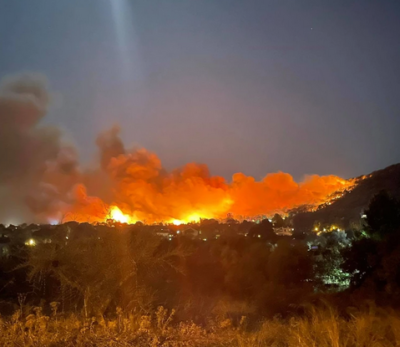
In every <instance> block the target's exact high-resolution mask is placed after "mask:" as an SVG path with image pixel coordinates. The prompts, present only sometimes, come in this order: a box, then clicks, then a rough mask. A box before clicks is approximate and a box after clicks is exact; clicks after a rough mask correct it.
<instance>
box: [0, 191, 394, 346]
mask: <svg viewBox="0 0 400 347" xmlns="http://www.w3.org/2000/svg"><path fill="white" fill-rule="evenodd" d="M363 219H364V226H363V229H362V230H359V231H351V230H350V231H344V230H334V231H330V232H318V233H315V232H314V231H311V230H306V231H305V232H296V227H295V228H294V229H295V230H294V231H295V233H294V234H293V235H286V236H285V235H283V236H280V235H277V234H275V232H274V229H273V227H272V224H271V222H269V221H268V220H264V221H262V222H261V223H259V224H254V225H250V229H249V231H248V233H247V234H246V235H247V236H246V235H241V234H235V233H232V231H230V230H227V231H226V233H224V234H221V235H219V237H215V238H212V239H211V238H207V239H205V238H204V239H201V238H199V237H193V235H192V237H190V236H188V235H183V233H178V232H177V233H176V235H175V236H174V237H168V238H165V237H161V236H160V235H158V234H157V233H155V232H149V230H146V228H145V227H144V226H143V225H135V226H125V227H122V226H115V225H112V226H101V227H96V226H92V225H90V224H77V223H76V224H62V225H59V226H56V227H55V228H54V229H51V230H50V231H49V230H47V231H46V230H45V229H44V228H40V226H38V230H37V231H36V232H35V235H34V236H35V239H34V241H35V242H28V243H26V242H20V243H18V242H15V243H14V244H13V243H12V242H8V243H4V242H3V244H5V245H9V246H7V247H8V249H9V253H7V255H6V256H3V257H1V258H0V259H1V261H0V315H1V317H2V318H1V322H0V330H1V332H0V333H1V334H0V346H170V347H174V346H299V347H302V346H304V347H306V346H307V347H325V346H326V347H328V346H331V347H353V346H354V347H356V346H357V347H359V346H360V347H361V346H363V347H367V346H374V347H379V346H380V347H386V346H400V300H399V298H400V296H399V294H400V240H399V238H398V232H400V202H399V201H398V200H396V199H394V198H392V197H390V196H389V195H388V194H386V193H381V194H379V195H377V196H376V197H375V198H374V199H373V200H372V201H371V204H370V206H369V208H368V210H366V211H365V218H363ZM212 223H213V224H212V228H214V227H215V225H214V224H215V222H212ZM274 223H275V224H276V223H277V222H274ZM199 227H200V228H201V230H202V232H205V231H206V230H207V228H211V227H210V223H208V224H205V223H203V224H201V225H200V226H199ZM226 228H227V229H233V228H234V224H232V225H228V226H227V227H226ZM318 228H319V229H321V225H319V226H318ZM314 229H315V227H314ZM324 229H325V227H324V228H323V229H322V230H324ZM11 236H13V237H14V239H16V240H17V241H18V237H19V236H20V233H19V231H18V230H14V231H13V234H11ZM2 237H3V238H4V239H7V238H8V237H6V236H4V235H3V236H2ZM21 240H22V238H21ZM3 241H4V240H3ZM4 249H5V248H3V250H4Z"/></svg>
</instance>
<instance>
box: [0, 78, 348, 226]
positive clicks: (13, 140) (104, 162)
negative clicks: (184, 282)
mask: <svg viewBox="0 0 400 347" xmlns="http://www.w3.org/2000/svg"><path fill="white" fill-rule="evenodd" d="M48 99H49V97H48V93H47V89H46V84H45V82H43V80H42V79H37V78H36V79H35V78H32V77H26V76H25V77H22V78H21V77H19V78H15V79H13V80H11V81H9V82H8V83H7V84H5V86H4V88H3V91H2V93H1V94H0V117H1V119H2V124H3V125H4V126H3V127H2V135H4V136H2V140H1V141H2V146H1V148H3V150H1V151H2V152H1V154H2V158H3V165H4V167H5V168H7V170H3V171H2V176H1V177H0V178H1V179H2V180H1V182H0V184H1V185H2V187H4V190H5V192H6V193H5V195H4V196H3V200H4V201H6V200H5V197H6V196H7V194H8V196H13V199H11V200H9V201H11V202H12V204H11V206H13V211H16V210H18V209H19V211H21V215H20V217H21V216H22V215H23V214H24V218H26V219H31V220H35V221H39V222H48V221H49V220H57V221H70V220H75V221H79V222H84V221H85V222H103V221H106V220H107V219H114V220H117V221H120V222H124V223H135V222H136V221H142V222H146V223H153V222H167V223H175V224H179V223H184V222H190V221H198V220H199V219H200V218H223V217H225V216H226V215H227V213H232V214H233V215H234V216H240V217H241V218H245V217H247V216H255V215H260V214H267V215H268V214H272V213H275V212H282V211H286V210H288V209H291V208H293V207H296V206H300V205H305V204H307V205H314V206H317V205H320V204H323V203H325V202H328V201H329V199H331V197H332V194H334V195H335V194H336V196H340V195H341V194H343V192H345V191H346V190H350V189H351V188H352V186H353V185H354V181H351V180H345V179H342V178H340V177H337V176H333V175H329V176H318V175H311V176H306V177H305V179H304V180H303V181H302V182H295V181H294V179H293V177H292V176H291V175H289V174H287V173H283V172H277V173H270V174H267V175H266V176H265V177H264V178H263V179H261V180H259V181H257V180H256V179H255V178H253V177H251V176H246V175H244V174H243V173H236V174H234V175H233V177H232V180H231V181H230V182H227V181H226V180H225V179H224V178H223V177H219V176H212V175H211V174H210V172H209V169H208V167H207V166H206V165H204V164H197V163H189V164H187V165H185V166H183V167H180V168H177V169H175V170H172V171H166V170H165V169H164V168H163V166H162V164H161V161H160V159H159V158H158V156H157V155H156V154H154V153H152V152H149V151H147V150H146V149H127V148H126V147H125V145H124V144H123V142H122V140H121V138H120V136H119V129H118V128H117V127H114V128H112V129H111V130H109V131H106V132H104V133H102V134H100V135H99V136H98V138H97V142H96V143H97V146H98V149H99V167H98V168H96V169H91V170H88V169H84V168H82V167H81V166H80V165H79V164H78V160H77V155H76V150H75V149H74V147H73V146H71V145H70V144H65V143H63V141H62V139H61V132H60V131H59V130H58V129H54V128H50V127H45V126H41V125H39V124H38V122H39V120H40V119H41V118H42V117H43V116H44V115H45V112H46V109H47V102H48ZM27 207H28V208H29V210H28V209H27ZM27 210H28V211H29V212H26V211H27ZM5 211H7V209H5ZM22 211H23V212H24V213H23V212H22ZM1 217H2V218H3V219H4V216H1Z"/></svg>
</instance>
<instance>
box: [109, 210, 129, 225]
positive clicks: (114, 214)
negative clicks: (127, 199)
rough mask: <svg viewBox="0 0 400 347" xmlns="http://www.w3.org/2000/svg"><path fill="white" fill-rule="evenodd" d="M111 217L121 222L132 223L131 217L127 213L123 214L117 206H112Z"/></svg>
mask: <svg viewBox="0 0 400 347" xmlns="http://www.w3.org/2000/svg"><path fill="white" fill-rule="evenodd" d="M110 217H111V219H112V220H115V221H116V222H119V223H125V224H130V223H132V221H131V217H130V216H128V215H127V214H123V213H122V211H121V210H120V209H119V208H118V207H117V206H113V207H111V211H110Z"/></svg>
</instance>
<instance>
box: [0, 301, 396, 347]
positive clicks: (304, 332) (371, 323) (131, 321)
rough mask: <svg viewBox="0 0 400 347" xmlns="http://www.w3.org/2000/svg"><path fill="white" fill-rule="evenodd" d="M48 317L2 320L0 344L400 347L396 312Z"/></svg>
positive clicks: (17, 316)
mask: <svg viewBox="0 0 400 347" xmlns="http://www.w3.org/2000/svg"><path fill="white" fill-rule="evenodd" d="M52 307H53V314H52V315H51V316H45V315H43V314H42V311H41V309H40V308H36V309H35V310H34V312H33V313H32V314H29V315H28V316H26V317H21V316H20V311H18V312H16V313H15V314H14V315H13V316H12V317H10V318H9V319H1V321H0V329H1V336H0V345H1V346H21V347H22V346H43V347H47V346H48V347H50V346H52V347H53V346H54V347H56V346H57V347H58V346H60V347H62V346H65V347H67V346H68V347H69V346H71V347H72V346H93V347H94V346H96V347H103V346H104V347H105V346H107V347H108V346H141V347H142V346H143V347H145V346H154V347H155V346H165V347H178V346H182V347H183V346H188V347H190V346H229V347H235V346H238V347H247V346H259V347H261V346H265V347H266V346H268V347H289V346H290V347H292V346H293V347H394V346H400V315H399V314H397V313H395V312H385V311H380V312H378V311H373V310H370V311H368V312H356V313H354V314H352V315H351V318H350V319H347V320H345V319H344V318H342V317H339V316H338V314H337V312H336V311H335V310H333V309H331V308H325V309H315V308H313V309H310V312H309V314H308V315H307V316H305V317H300V318H295V317H294V318H291V319H290V320H285V321H284V320H278V319H273V320H266V321H263V322H260V323H259V324H257V325H256V326H254V325H253V326H248V324H247V321H246V318H245V317H242V319H241V321H240V323H238V324H237V325H236V326H235V325H234V324H233V323H232V321H230V320H229V319H220V320H219V321H214V323H210V324H209V326H207V327H201V326H199V325H196V324H194V323H192V322H180V323H177V322H174V312H173V311H172V312H168V311H167V310H165V309H164V308H162V307H160V308H159V309H158V310H157V312H155V313H154V314H153V315H151V316H138V315H133V314H127V313H124V312H123V311H122V310H121V309H117V312H116V315H115V318H114V319H105V318H104V317H93V318H91V319H84V318H82V317H78V316H75V315H70V316H68V317H63V316H62V315H60V314H57V306H56V305H55V304H53V306H52Z"/></svg>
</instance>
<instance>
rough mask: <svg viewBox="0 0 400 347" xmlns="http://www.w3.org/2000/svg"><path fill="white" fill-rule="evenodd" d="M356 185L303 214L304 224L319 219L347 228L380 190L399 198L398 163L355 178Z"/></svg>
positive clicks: (399, 177) (358, 219) (358, 217)
mask: <svg viewBox="0 0 400 347" xmlns="http://www.w3.org/2000/svg"><path fill="white" fill-rule="evenodd" d="M356 181H357V184H356V186H355V187H354V188H353V189H352V190H351V191H349V192H347V193H346V194H344V195H343V196H342V197H341V198H339V199H337V200H335V201H333V202H332V203H331V204H330V205H323V206H320V207H319V208H318V209H317V210H316V211H314V212H307V213H304V214H303V216H302V217H303V218H302V219H303V220H304V222H306V224H308V225H310V224H313V223H314V222H315V221H319V222H321V223H322V224H328V225H332V224H338V225H339V226H341V227H342V228H347V227H349V226H351V225H352V224H354V223H356V224H357V223H359V222H360V217H361V215H362V212H363V210H364V209H365V208H366V207H367V206H368V204H369V202H370V200H371V198H372V197H373V196H374V195H375V194H377V193H379V192H380V191H381V190H386V191H388V192H389V193H390V194H391V195H393V196H395V197H397V198H400V163H399V164H395V165H391V166H389V167H387V168H385V169H382V170H378V171H375V172H372V173H371V174H369V175H366V176H363V177H358V178H356Z"/></svg>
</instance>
